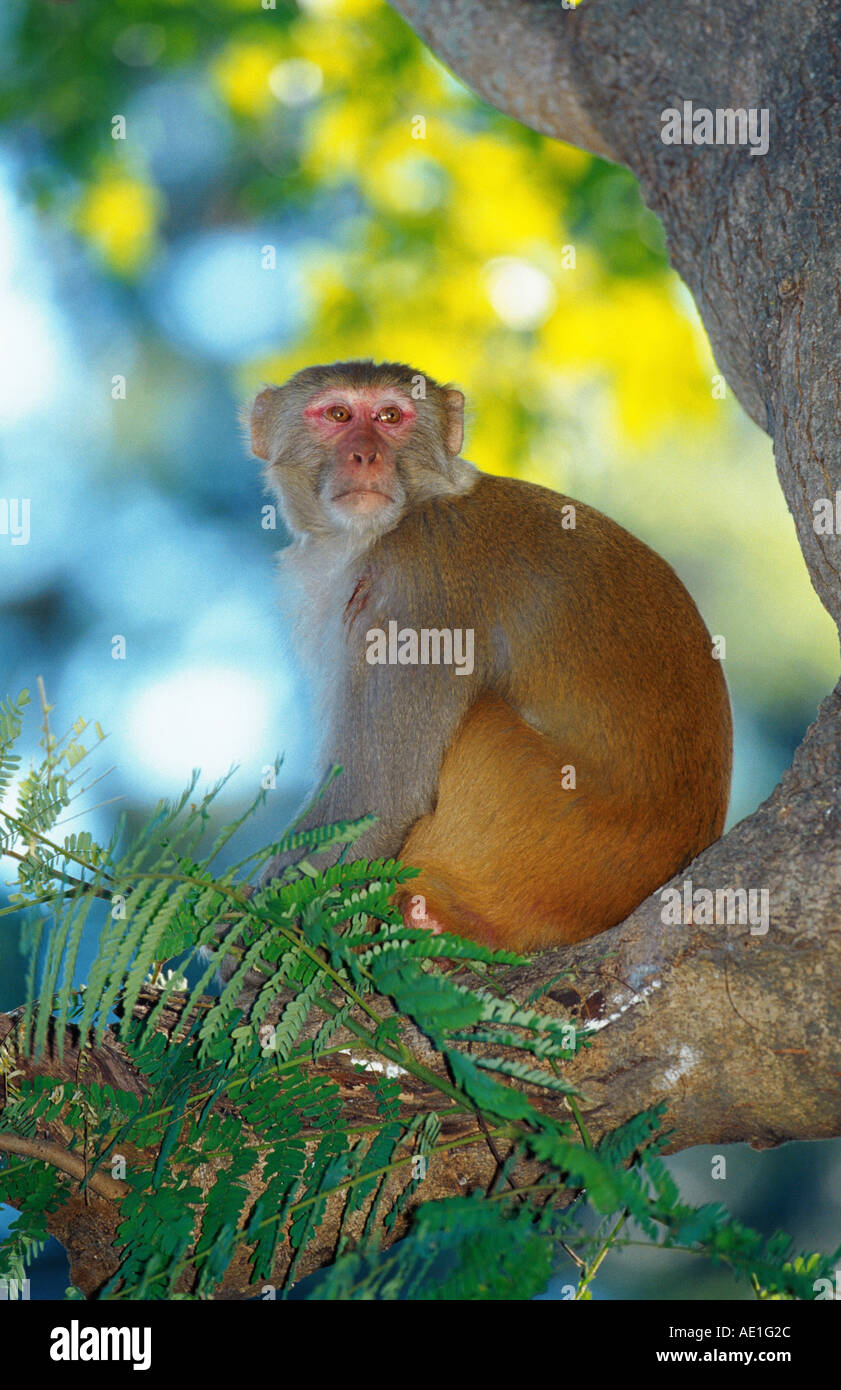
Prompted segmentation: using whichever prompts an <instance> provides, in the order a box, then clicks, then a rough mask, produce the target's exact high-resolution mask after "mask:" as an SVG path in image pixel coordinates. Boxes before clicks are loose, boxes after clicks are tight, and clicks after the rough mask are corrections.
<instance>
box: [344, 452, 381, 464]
mask: <svg viewBox="0 0 841 1390" xmlns="http://www.w3.org/2000/svg"><path fill="white" fill-rule="evenodd" d="M379 457H380V451H379V449H375V450H374V452H373V453H371V454H360V453H359V451H358V450H357V449H354V451H353V453H352V454H351V456H350V459H351V463H360V464H362V463H367V464H372V463H376V462H377V460H378V459H379Z"/></svg>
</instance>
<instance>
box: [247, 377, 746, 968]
mask: <svg viewBox="0 0 841 1390" xmlns="http://www.w3.org/2000/svg"><path fill="white" fill-rule="evenodd" d="M463 409H464V397H463V396H462V394H461V392H460V391H457V390H454V389H453V388H452V387H445V386H439V385H438V384H437V383H436V382H434V381H432V380H431V379H430V378H429V377H424V376H422V375H421V374H420V373H418V372H415V371H413V370H412V369H411V368H409V367H406V366H403V365H399V364H395V363H383V364H381V365H379V366H377V365H374V364H373V363H371V362H342V363H337V364H336V365H334V366H324V367H310V368H308V369H307V370H305V371H302V372H298V373H297V375H296V376H294V377H292V379H291V380H290V381H288V382H287V383H286V385H285V386H280V387H278V386H270V387H268V388H267V389H266V390H263V391H261V392H260V394H259V396H258V397H257V399H256V401H255V403H254V406H253V409H252V412H251V440H252V447H253V450H254V453H255V454H256V455H257V456H258V457H259V458H261V459H265V460H266V461H267V467H266V477H267V480H268V482H269V484H270V485H271V487H272V488H273V489H274V491H275V492H276V494H277V497H278V500H279V503H280V508H281V512H282V515H283V517H284V519H285V521H286V523H287V525H288V527H289V529H290V530H291V532H292V534H293V536H294V541H293V543H292V545H290V546H289V547H288V549H286V550H285V551H283V552H282V556H281V569H282V574H283V580H284V584H285V599H286V601H288V602H293V603H294V605H295V613H296V620H297V622H296V642H297V646H298V649H299V651H300V654H301V657H302V658H303V660H304V662H305V663H306V665H307V666H308V667H309V670H310V675H311V677H312V679H313V681H314V683H315V686H316V690H317V692H318V704H317V709H318V714H319V718H320V720H321V723H322V727H323V732H324V739H323V750H322V751H323V759H324V772H325V773H326V771H327V770H328V769H329V768H330V767H331V766H332V765H334V764H337V763H338V764H341V766H342V767H343V768H344V772H343V774H342V775H341V776H339V777H338V778H336V779H335V780H334V781H333V782H332V784H331V785H330V786H329V788H328V790H327V792H326V793H325V795H324V797H323V798H322V799H321V800H320V801H318V802H317V803H316V805H315V806H314V807H313V808H312V809H311V811H310V812H309V813H308V817H307V819H306V820H305V821H304V822H302V825H303V826H310V825H317V824H327V823H330V822H332V821H336V820H349V819H353V818H355V817H358V816H362V815H364V814H365V813H369V812H374V813H375V814H376V815H377V816H378V817H379V820H378V823H377V825H376V826H375V828H374V829H373V830H371V831H370V832H367V833H366V834H365V835H364V836H363V837H362V838H361V839H360V840H359V841H358V842H357V844H356V846H355V847H354V848H353V850H352V855H353V857H354V858H359V857H368V858H377V857H381V856H399V857H400V858H401V859H402V860H403V861H404V862H405V863H407V864H411V865H414V866H417V867H419V868H420V870H421V874H420V877H419V878H418V879H413V880H411V881H410V882H408V883H407V884H406V885H405V891H404V892H403V894H402V896H401V898H400V904H399V905H400V907H401V909H402V911H403V914H404V917H405V920H406V921H407V923H408V924H410V925H417V926H427V927H429V928H430V929H431V930H433V931H440V930H442V929H443V930H447V931H453V932H456V933H460V934H461V935H462V936H466V937H470V938H472V939H474V940H477V941H480V942H483V943H485V944H487V945H489V946H496V947H502V946H504V947H508V948H510V949H513V950H525V951H529V950H535V949H538V948H542V947H548V946H552V945H557V944H558V943H563V942H573V941H578V940H580V939H582V938H584V937H587V936H591V935H592V934H594V933H595V932H600V931H603V930H604V929H605V928H607V927H610V926H613V925H614V924H615V923H617V922H620V921H622V919H623V918H624V917H626V916H627V915H628V913H630V912H631V911H632V910H633V908H634V907H636V906H637V905H638V904H639V903H640V902H641V901H642V900H643V898H645V897H646V896H647V895H648V894H649V893H651V892H652V891H653V890H654V889H655V888H657V887H659V885H660V884H662V883H664V882H665V881H666V880H667V879H669V878H670V877H671V876H672V875H673V874H675V873H676V872H678V871H679V870H680V869H682V868H683V867H684V866H685V865H686V864H687V863H688V862H689V861H690V860H691V859H692V858H693V857H694V856H695V855H696V854H698V853H699V852H700V851H701V850H702V849H704V848H705V846H707V845H708V844H709V843H710V842H711V841H712V840H714V839H715V838H716V837H717V836H718V835H719V834H720V833H721V829H722V826H723V824H724V816H725V812H726V809H727V800H728V792H729V783H730V762H731V721H730V705H729V700H728V696H727V687H726V685H725V682H724V676H723V674H722V670H721V665H720V663H719V661H717V660H716V659H715V658H714V657H713V655H712V643H711V639H710V636H709V634H708V633H707V630H706V628H705V627H704V623H703V621H702V619H701V617H700V615H699V613H698V610H697V609H696V607H695V604H694V603H693V602H692V599H691V598H690V597H689V594H688V593H687V592H686V590H685V589H684V587H683V585H682V584H681V582H680V580H679V579H678V578H677V576H676V574H675V573H674V572H673V570H672V569H671V568H670V567H669V565H667V564H666V562H665V561H664V560H661V559H660V557H659V556H658V555H655V554H654V552H653V551H651V550H649V549H648V547H647V546H646V545H643V544H642V542H641V541H638V540H636V539H635V537H634V536H632V535H630V534H629V533H628V532H627V531H625V530H623V528H622V527H621V526H618V525H617V524H616V523H615V522H613V521H610V520H609V519H608V518H607V517H606V516H602V515H601V513H599V512H597V511H594V510H593V508H592V507H588V506H585V505H583V504H582V503H579V502H576V503H572V502H571V500H570V499H569V498H567V497H561V496H558V495H557V494H556V493H554V492H551V491H549V490H548V489H547V488H543V487H537V486H534V485H533V484H530V483H525V482H521V481H517V480H514V479H511V478H501V477H493V476H490V475H488V474H486V473H482V472H480V471H479V470H478V469H476V468H475V467H474V466H473V464H471V463H467V462H466V461H465V460H464V459H463V458H461V457H460V453H459V451H460V449H461V445H462V433H463ZM293 596H294V597H293ZM390 624H391V626H390ZM430 632H431V636H430V635H429V634H430ZM467 634H472V650H471V651H470V656H469V659H468V657H467V655H466V653H467V651H468V646H469V644H468V641H467ZM450 641H452V644H453V650H456V649H457V648H458V649H460V650H461V653H462V659H461V661H460V663H457V662H456V660H455V659H452V660H450V661H449V663H448V658H449V657H450V655H451V653H450V646H449V643H450ZM436 655H437V657H438V661H437V663H436V660H435V657H436ZM424 658H425V659H424ZM295 857H296V856H294V855H287V856H286V857H285V858H280V859H277V860H275V861H274V863H273V864H272V865H270V867H269V872H268V875H267V876H268V877H273V876H275V875H277V874H278V873H280V871H281V870H282V868H284V867H285V866H286V864H288V863H289V862H290V861H291V860H292V859H294V858H295ZM332 857H333V858H335V854H334V855H333V856H332ZM317 862H325V861H324V860H320V861H317Z"/></svg>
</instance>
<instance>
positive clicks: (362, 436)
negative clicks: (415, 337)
mask: <svg viewBox="0 0 841 1390" xmlns="http://www.w3.org/2000/svg"><path fill="white" fill-rule="evenodd" d="M303 418H304V421H305V425H306V428H307V429H308V431H309V433H310V435H311V437H312V439H313V440H314V442H315V443H316V445H317V446H318V448H319V451H320V453H321V456H322V459H323V464H322V467H321V468H320V469H319V473H318V477H317V479H316V489H317V493H318V497H319V501H320V502H321V505H322V507H323V509H324V515H325V516H326V517H328V518H329V520H330V521H331V522H332V523H333V525H334V526H335V527H336V528H340V529H351V530H363V531H364V530H368V529H371V530H376V531H379V530H382V529H383V527H384V526H387V525H388V524H389V523H391V524H393V523H394V522H395V521H396V520H397V519H398V518H399V517H400V516H402V514H403V512H404V510H405V506H406V500H407V496H406V487H405V484H404V482H403V479H402V478H401V477H400V471H399V469H398V459H399V458H400V456H401V453H403V452H404V450H405V447H406V445H407V444H408V443H409V440H410V439H411V438H412V435H413V432H414V429H415V425H416V423H417V409H416V407H415V404H414V402H413V401H412V399H411V397H410V396H408V395H407V394H406V393H405V392H404V391H401V390H400V389H399V388H397V387H390V388H388V389H383V388H381V387H368V388H365V389H362V390H358V389H357V390H354V389H351V388H349V387H344V388H331V389H328V390H326V391H323V392H320V393H318V394H317V395H316V396H314V397H312V398H311V399H310V401H309V402H308V403H307V405H306V406H305V408H304V412H303Z"/></svg>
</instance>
